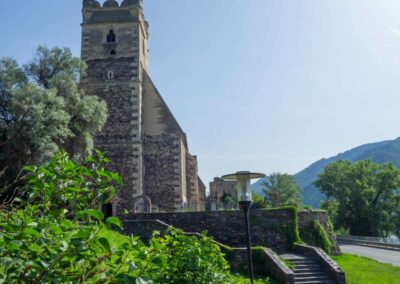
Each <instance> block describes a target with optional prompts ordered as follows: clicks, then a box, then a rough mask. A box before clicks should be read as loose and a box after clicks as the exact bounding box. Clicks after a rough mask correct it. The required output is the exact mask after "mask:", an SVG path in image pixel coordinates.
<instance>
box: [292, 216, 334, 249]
mask: <svg viewBox="0 0 400 284" xmlns="http://www.w3.org/2000/svg"><path fill="white" fill-rule="evenodd" d="M315 221H319V222H320V224H321V225H322V227H324V229H325V231H326V232H327V233H328V236H329V239H330V241H331V243H332V245H333V250H332V253H333V254H340V253H341V252H340V248H339V246H338V245H337V241H336V236H335V232H334V229H333V227H332V224H331V223H330V220H329V215H328V214H327V213H326V211H323V210H303V211H300V212H299V231H300V237H301V239H302V240H303V241H304V242H305V243H307V244H309V245H317V244H315V242H314V238H313V232H314V223H315Z"/></svg>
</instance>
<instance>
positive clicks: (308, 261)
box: [289, 259, 317, 264]
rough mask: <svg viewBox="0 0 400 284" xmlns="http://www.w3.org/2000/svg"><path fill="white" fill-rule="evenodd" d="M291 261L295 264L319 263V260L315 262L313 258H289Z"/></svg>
mask: <svg viewBox="0 0 400 284" xmlns="http://www.w3.org/2000/svg"><path fill="white" fill-rule="evenodd" d="M289 261H290V262H291V263H293V264H296V263H317V262H315V261H314V260H311V259H308V260H307V259H304V260H296V261H293V260H289Z"/></svg>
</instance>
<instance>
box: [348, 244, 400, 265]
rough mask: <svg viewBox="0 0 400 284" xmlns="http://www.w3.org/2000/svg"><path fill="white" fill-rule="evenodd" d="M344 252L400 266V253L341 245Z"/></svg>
mask: <svg viewBox="0 0 400 284" xmlns="http://www.w3.org/2000/svg"><path fill="white" fill-rule="evenodd" d="M340 249H341V250H342V252H346V253H351V254H355V255H360V256H365V257H368V258H372V259H374V260H376V261H379V262H383V263H391V264H393V265H396V266H400V251H394V250H387V249H378V248H370V247H364V246H355V245H340Z"/></svg>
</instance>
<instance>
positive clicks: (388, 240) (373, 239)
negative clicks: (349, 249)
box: [336, 236, 400, 245]
mask: <svg viewBox="0 0 400 284" xmlns="http://www.w3.org/2000/svg"><path fill="white" fill-rule="evenodd" d="M336 238H337V239H339V240H340V239H341V240H349V241H367V242H373V243H378V244H394V245H400V240H399V239H395V238H377V237H365V236H337V237H336Z"/></svg>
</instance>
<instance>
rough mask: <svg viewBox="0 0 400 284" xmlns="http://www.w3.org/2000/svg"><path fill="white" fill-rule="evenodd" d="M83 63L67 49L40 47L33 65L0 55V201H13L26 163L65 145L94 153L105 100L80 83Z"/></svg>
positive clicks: (77, 151) (79, 152)
mask: <svg viewBox="0 0 400 284" xmlns="http://www.w3.org/2000/svg"><path fill="white" fill-rule="evenodd" d="M82 66H84V64H83V63H82V62H81V61H80V60H79V59H78V58H75V57H73V56H72V54H71V52H70V50H69V49H60V48H53V49H48V48H46V47H39V48H38V49H37V53H36V56H35V58H34V59H33V60H32V61H31V63H30V64H28V65H26V66H24V68H22V67H20V66H19V65H18V63H17V62H16V61H15V60H13V59H11V58H3V59H0V187H1V188H3V190H1V192H0V200H3V202H4V200H12V198H13V197H14V196H15V194H16V192H17V188H18V184H16V183H15V180H16V179H17V178H18V176H19V174H20V173H21V170H22V168H23V167H24V166H25V165H27V164H33V163H41V162H43V161H46V160H48V159H49V158H50V157H51V156H52V155H54V153H55V152H57V151H58V150H59V149H61V148H64V149H66V150H67V152H68V153H69V154H71V155H72V156H73V157H75V158H80V157H81V156H84V155H86V154H87V153H90V152H91V150H92V148H93V140H92V136H93V135H94V134H95V133H96V132H98V131H99V130H100V129H101V127H102V126H103V125H104V123H105V121H106V118H107V107H106V104H105V102H103V101H101V100H100V99H99V98H98V97H96V96H87V95H85V94H84V92H83V91H82V90H81V88H80V87H79V77H80V72H83V71H84V67H82Z"/></svg>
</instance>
